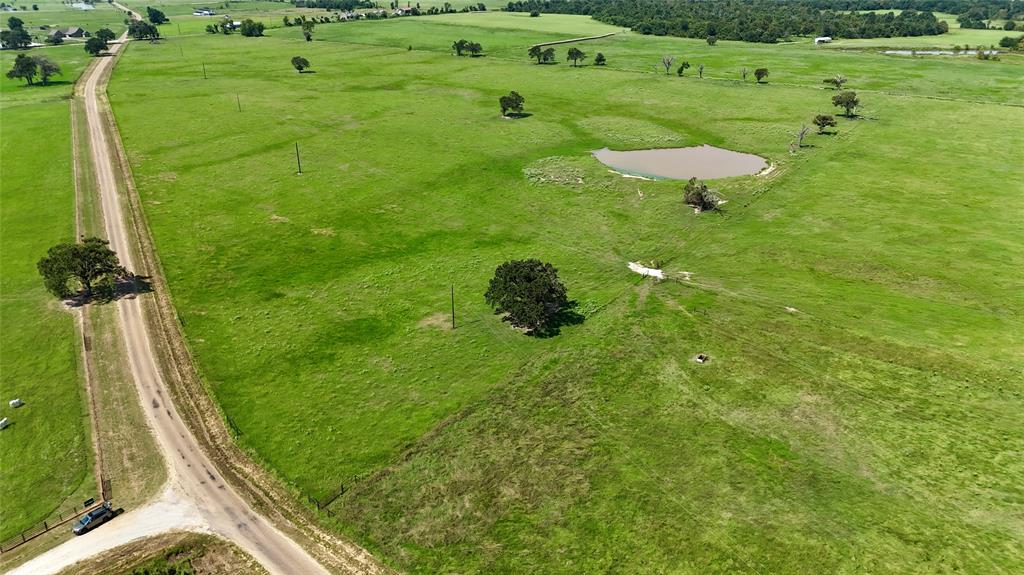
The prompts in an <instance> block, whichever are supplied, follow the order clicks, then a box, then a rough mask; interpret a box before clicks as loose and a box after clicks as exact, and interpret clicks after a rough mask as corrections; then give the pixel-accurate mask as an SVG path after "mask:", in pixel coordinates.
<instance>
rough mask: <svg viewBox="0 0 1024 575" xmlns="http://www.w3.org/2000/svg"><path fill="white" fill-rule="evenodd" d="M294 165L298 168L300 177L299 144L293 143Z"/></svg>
mask: <svg viewBox="0 0 1024 575" xmlns="http://www.w3.org/2000/svg"><path fill="white" fill-rule="evenodd" d="M295 163H296V164H298V166H299V175H300V176H301V175H302V159H301V158H299V143H298V142H295Z"/></svg>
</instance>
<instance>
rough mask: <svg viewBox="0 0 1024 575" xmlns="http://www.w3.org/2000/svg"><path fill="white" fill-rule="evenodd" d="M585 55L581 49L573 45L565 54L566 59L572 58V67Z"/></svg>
mask: <svg viewBox="0 0 1024 575" xmlns="http://www.w3.org/2000/svg"><path fill="white" fill-rule="evenodd" d="M586 57H587V55H586V54H584V53H583V50H580V49H579V48H577V47H575V46H573V47H572V48H569V52H568V54H567V55H566V60H572V67H573V68H576V67H578V66H579V61H580V60H583V59H584V58H586Z"/></svg>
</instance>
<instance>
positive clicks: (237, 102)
mask: <svg viewBox="0 0 1024 575" xmlns="http://www.w3.org/2000/svg"><path fill="white" fill-rule="evenodd" d="M235 103H236V104H238V111H239V112H241V111H242V101H241V100H239V99H238V94H235Z"/></svg>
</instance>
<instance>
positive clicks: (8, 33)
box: [0, 16, 32, 50]
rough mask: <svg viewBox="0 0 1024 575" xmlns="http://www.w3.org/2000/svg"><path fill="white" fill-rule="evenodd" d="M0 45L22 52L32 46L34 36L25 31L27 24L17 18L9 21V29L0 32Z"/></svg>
mask: <svg viewBox="0 0 1024 575" xmlns="http://www.w3.org/2000/svg"><path fill="white" fill-rule="evenodd" d="M0 44H3V46H4V48H13V49H15V50H20V49H22V48H28V47H29V45H30V44H32V36H31V35H30V34H29V33H28V31H27V30H25V22H24V21H23V20H22V19H21V18H18V17H17V16H11V17H10V18H8V19H7V29H6V30H3V31H0Z"/></svg>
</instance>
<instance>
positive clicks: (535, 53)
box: [526, 46, 608, 66]
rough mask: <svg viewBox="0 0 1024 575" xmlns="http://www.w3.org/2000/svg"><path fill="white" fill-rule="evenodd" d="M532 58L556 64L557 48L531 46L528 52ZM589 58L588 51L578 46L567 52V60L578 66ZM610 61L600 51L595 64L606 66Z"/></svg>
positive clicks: (541, 62) (544, 62) (540, 62)
mask: <svg viewBox="0 0 1024 575" xmlns="http://www.w3.org/2000/svg"><path fill="white" fill-rule="evenodd" d="M526 54H527V55H528V56H529V57H530V58H535V59H536V60H537V63H538V64H554V63H555V49H554V48H551V47H547V48H545V47H543V46H530V49H529V50H528V51H527V52H526ZM586 58H587V54H586V52H584V51H583V50H580V49H579V48H577V47H576V46H573V47H571V48H569V51H568V52H567V53H566V61H569V62H572V65H573V66H578V65H579V63H580V62H582V61H583V60H585V59H586ZM607 63H608V59H607V58H605V55H604V54H602V53H600V52H598V53H597V54H596V55H595V56H594V65H595V66H604V65H605V64H607Z"/></svg>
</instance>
